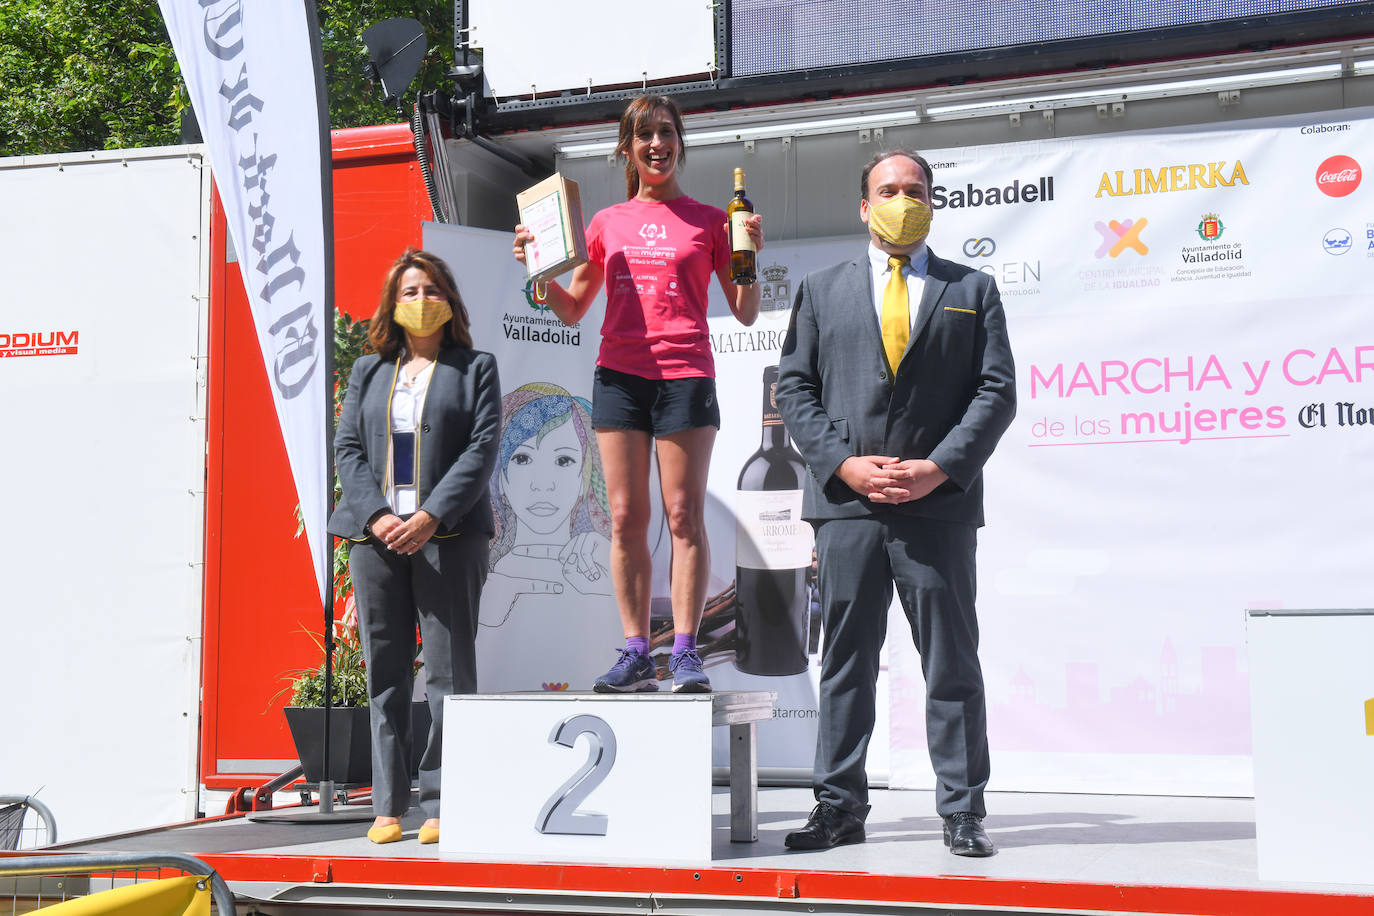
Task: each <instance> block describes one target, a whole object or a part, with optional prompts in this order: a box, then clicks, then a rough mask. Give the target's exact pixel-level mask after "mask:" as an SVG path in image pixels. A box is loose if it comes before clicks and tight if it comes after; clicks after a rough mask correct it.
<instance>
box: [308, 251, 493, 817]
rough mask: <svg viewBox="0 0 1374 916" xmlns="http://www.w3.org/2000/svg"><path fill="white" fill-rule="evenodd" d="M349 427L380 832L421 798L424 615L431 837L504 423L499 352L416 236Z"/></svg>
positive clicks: (352, 563)
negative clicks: (419, 668) (419, 678)
mask: <svg viewBox="0 0 1374 916" xmlns="http://www.w3.org/2000/svg"><path fill="white" fill-rule="evenodd" d="M367 336H368V346H369V349H370V350H372V351H373V352H371V353H369V354H367V355H366V356H363V357H361V358H360V359H359V360H358V361H357V363H356V364H354V367H353V374H352V377H351V378H350V380H349V385H348V395H347V397H346V398H345V400H344V405H343V412H342V414H341V415H340V417H339V429H338V433H337V434H336V436H335V439H334V446H335V448H334V459H335V463H336V466H337V468H338V472H339V480H340V482H341V484H342V486H343V496H342V498H341V499H340V500H339V504H338V507H337V508H336V509H335V510H334V514H333V516H332V517H331V518H330V520H329V530H330V532H331V533H333V534H336V535H338V536H340V537H346V538H348V539H349V540H351V541H353V542H354V543H353V544H352V547H351V549H350V552H349V563H348V565H349V572H350V573H351V575H352V578H353V589H354V596H355V600H356V604H357V607H358V621H359V632H360V634H361V636H362V644H363V657H364V659H365V660H366V663H367V691H368V698H369V702H370V706H371V722H372V807H373V810H374V811H376V813H377V819H376V821H375V822H374V823H373V825H372V828H371V829H370V830H368V832H367V836H368V839H370V840H372V841H373V842H374V843H390V842H394V841H396V840H399V839H401V816H402V815H403V814H405V812H406V809H407V808H409V807H410V775H409V770H410V768H409V761H410V759H411V741H412V738H413V737H414V736H412V735H411V734H410V701H411V693H412V689H413V688H412V672H413V661H414V657H415V628H416V625H417V624H418V626H419V628H420V636H421V639H422V640H423V643H424V651H425V664H424V668H423V671H424V674H425V689H426V692H427V694H428V702H429V709H430V718H431V721H432V724H431V725H430V729H429V735H428V736H427V737H426V738H425V750H424V755H423V756H422V757H421V758H420V807H421V808H422V809H423V810H424V813H425V817H426V820H425V823H424V826H423V827H421V828H420V834H419V840H420V842H421V843H433V842H437V841H438V839H439V765H440V753H441V746H442V743H443V733H444V720H443V702H444V697H445V696H447V695H449V694H452V693H473V692H475V691H476V689H477V666H476V653H475V650H474V643H475V640H476V634H477V620H478V599H479V597H480V596H481V592H482V585H483V583H484V582H485V581H486V576H487V550H488V546H489V543H490V541H491V536H492V532H493V527H494V526H493V524H492V514H491V499H490V496H489V494H488V490H487V487H488V481H490V479H491V472H492V468H493V467H494V466H495V463H496V454H497V447H498V445H499V442H500V435H501V386H500V381H499V379H498V378H497V374H496V360H495V358H494V357H493V356H492V355H491V354H490V353H483V352H481V351H478V350H474V349H473V348H472V335H471V333H470V332H469V329H468V313H467V309H466V308H464V306H463V301H462V299H461V297H460V296H459V295H458V288H457V284H455V283H454V280H453V274H452V272H451V271H450V270H449V268H448V265H447V264H445V263H444V262H443V261H441V260H440V259H439V258H437V257H435V256H434V255H432V254H429V253H428V252H424V251H416V250H414V249H410V250H407V251H406V253H405V254H403V255H402V256H401V257H400V258H399V259H397V261H396V263H395V264H393V265H392V266H391V270H390V272H389V273H388V274H387V278H386V283H385V284H384V286H383V288H382V295H381V300H380V302H379V303H378V305H377V311H376V313H375V314H374V315H373V316H372V321H371V323H370V325H369V327H368V335H367Z"/></svg>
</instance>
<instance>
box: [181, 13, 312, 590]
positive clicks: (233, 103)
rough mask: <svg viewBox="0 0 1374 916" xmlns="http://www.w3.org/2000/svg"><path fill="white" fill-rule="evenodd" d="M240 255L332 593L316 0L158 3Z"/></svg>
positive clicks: (305, 512)
mask: <svg viewBox="0 0 1374 916" xmlns="http://www.w3.org/2000/svg"><path fill="white" fill-rule="evenodd" d="M158 5H159V6H160V7H161V9H162V16H163V18H164V19H165V20H166V21H167V32H168V34H169V35H170V36H171V39H172V47H173V48H175V50H176V55H177V62H178V63H179V64H180V65H181V72H182V75H183V76H184V77H185V78H186V86H187V89H188V90H189V92H190V95H191V103H192V105H193V106H194V108H195V112H196V118H197V120H198V121H199V122H200V128H201V133H202V134H203V135H204V137H205V146H206V149H207V151H208V152H209V155H210V165H211V168H212V170H213V171H214V174H215V179H216V187H217V188H218V189H219V194H220V199H221V200H222V201H223V202H224V212H225V218H226V221H227V222H228V225H229V235H230V237H231V238H232V239H233V243H234V250H235V251H236V252H237V253H238V261H239V268H240V269H241V270H242V271H243V285H244V288H245V289H246V290H247V293H248V301H249V303H250V305H251V306H252V310H253V321H254V323H255V324H256V326H257V330H258V340H259V343H260V345H261V347H262V357H263V363H264V364H265V365H266V367H267V375H268V378H269V380H270V381H271V387H272V401H273V403H274V404H275V405H276V408H277V419H278V422H279V423H280V424H281V431H282V438H283V439H284V440H285V442H286V452H287V455H288V457H289V458H290V461H291V473H292V476H293V477H294V478H295V481H296V491H297V494H298V496H299V497H300V502H301V514H302V517H303V518H304V519H305V530H306V535H307V537H308V539H309V541H310V555H311V557H312V559H313V561H314V564H315V575H316V578H317V580H318V581H319V586H320V596H321V599H323V598H324V596H325V594H326V592H325V589H326V588H327V585H326V583H327V582H328V578H327V577H328V575H329V568H328V564H326V562H325V558H326V557H327V556H328V555H329V548H330V546H331V544H330V542H329V538H328V535H327V534H326V533H325V521H326V519H327V516H328V514H329V510H330V507H331V498H332V494H331V493H330V492H329V487H330V482H329V480H328V479H327V476H326V469H327V468H328V467H330V466H331V465H332V460H331V459H330V457H329V456H328V453H327V450H328V445H327V442H328V429H327V427H326V420H327V418H328V416H329V414H328V411H327V408H326V404H325V398H326V396H327V394H328V392H329V390H330V388H329V387H327V386H326V384H325V377H326V376H327V375H329V374H330V365H329V362H330V360H329V354H328V352H327V351H328V349H329V344H328V341H329V336H328V335H329V334H330V333H331V332H332V328H333V325H332V323H330V322H332V318H331V317H327V316H328V315H329V312H328V311H327V310H328V309H330V302H331V296H330V284H331V283H332V277H333V273H334V268H333V255H332V251H333V239H332V231H331V228H330V219H331V205H330V191H329V187H330V173H329V170H328V169H327V168H323V167H322V166H323V165H324V164H327V163H329V161H330V159H329V133H328V124H327V120H326V116H325V114H324V112H325V110H326V108H325V96H324V85H323V79H322V76H321V67H320V42H319V27H318V26H317V25H316V19H315V5H314V3H313V2H312V0H296V2H289V3H282V2H276V0H158Z"/></svg>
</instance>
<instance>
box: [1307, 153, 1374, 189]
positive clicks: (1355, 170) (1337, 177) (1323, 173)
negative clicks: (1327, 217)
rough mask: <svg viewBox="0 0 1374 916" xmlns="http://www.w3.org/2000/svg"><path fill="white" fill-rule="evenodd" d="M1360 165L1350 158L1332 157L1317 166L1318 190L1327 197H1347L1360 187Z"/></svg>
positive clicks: (1361, 176)
mask: <svg viewBox="0 0 1374 916" xmlns="http://www.w3.org/2000/svg"><path fill="white" fill-rule="evenodd" d="M1363 177H1364V175H1363V172H1362V171H1361V169H1360V164H1359V163H1358V162H1356V161H1355V160H1354V159H1351V158H1350V157H1349V156H1332V157H1330V158H1329V159H1327V160H1326V161H1325V162H1323V163H1322V164H1321V165H1319V166H1317V189H1318V190H1319V191H1321V192H1322V193H1323V194H1325V195H1326V196H1327V197H1345V196H1346V195H1347V194H1350V193H1351V192H1353V191H1354V190H1355V189H1356V188H1358V187H1359V186H1360V179H1361V178H1363Z"/></svg>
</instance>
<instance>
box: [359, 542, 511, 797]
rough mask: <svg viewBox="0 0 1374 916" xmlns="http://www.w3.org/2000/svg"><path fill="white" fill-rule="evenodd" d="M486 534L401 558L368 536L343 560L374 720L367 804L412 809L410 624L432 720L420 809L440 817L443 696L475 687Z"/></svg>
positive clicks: (433, 545) (431, 544)
mask: <svg viewBox="0 0 1374 916" xmlns="http://www.w3.org/2000/svg"><path fill="white" fill-rule="evenodd" d="M490 544H491V538H490V537H489V536H488V535H485V534H460V535H456V536H454V537H449V538H431V539H430V540H429V543H427V544H425V546H424V547H422V548H420V550H419V552H418V553H416V554H415V555H413V556H408V557H404V556H401V555H399V554H397V553H394V552H392V551H390V550H387V549H386V547H384V546H383V545H382V544H380V543H379V542H377V541H374V540H368V541H365V542H363V543H361V544H354V545H353V547H352V549H351V550H350V552H349V557H348V568H349V572H350V573H351V574H352V576H353V591H354V596H355V598H354V600H355V601H356V603H357V605H358V629H359V633H360V635H361V637H362V644H363V659H364V660H365V661H366V662H367V694H368V702H369V703H370V705H371V717H370V718H371V723H372V808H373V810H374V811H375V812H376V813H377V814H378V815H379V816H385V817H400V816H401V815H403V814H405V812H406V810H407V809H408V808H409V807H410V759H411V742H412V741H413V740H415V738H416V737H418V736H413V735H411V733H410V730H411V729H410V703H411V694H412V692H413V679H412V677H411V665H412V663H413V661H414V658H415V627H416V625H417V624H418V626H419V628H420V638H421V640H422V642H423V644H424V656H425V657H424V662H425V664H424V667H423V668H422V669H421V672H422V673H423V675H424V679H425V691H426V693H427V694H428V701H429V712H430V723H431V724H430V727H429V735H428V736H427V737H425V738H424V741H425V751H424V756H422V757H421V758H420V807H421V809H423V811H424V813H425V817H427V818H432V817H438V816H439V767H440V764H441V763H442V753H443V742H444V697H446V696H448V695H449V694H453V693H476V692H477V656H476V641H477V619H478V601H479V600H480V598H481V595H482V585H483V584H484V583H485V582H486V579H487V554H488V550H489V547H490Z"/></svg>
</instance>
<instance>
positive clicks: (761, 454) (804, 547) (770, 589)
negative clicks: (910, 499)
mask: <svg viewBox="0 0 1374 916" xmlns="http://www.w3.org/2000/svg"><path fill="white" fill-rule="evenodd" d="M777 386H778V367H777V366H768V367H767V368H765V369H764V370H763V441H762V442H761V443H760V444H759V449H758V451H756V452H754V454H752V455H750V456H749V460H748V461H746V462H744V467H743V468H742V469H741V470H740V473H739V484H738V488H737V492H736V494H735V519H736V525H735V667H736V668H738V669H739V670H741V671H743V672H745V673H746V674H770V675H781V674H800V673H801V672H803V671H805V670H806V665H807V658H806V649H807V641H808V640H807V637H808V636H809V635H810V622H809V611H810V607H809V605H808V603H807V594H806V574H807V571H808V568H809V567H810V565H811V544H812V532H811V525H810V524H808V523H807V522H805V521H803V520H802V517H801V514H802V487H803V485H804V484H803V481H804V480H805V477H804V475H805V474H806V465H805V464H803V463H802V458H801V455H799V454H797V450H796V449H794V448H793V447H792V442H791V439H789V438H788V435H787V429H786V427H784V426H783V425H782V416H781V415H780V414H779V413H778V408H777V403H776V401H775V399H774V391H775V389H776V388H777Z"/></svg>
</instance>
